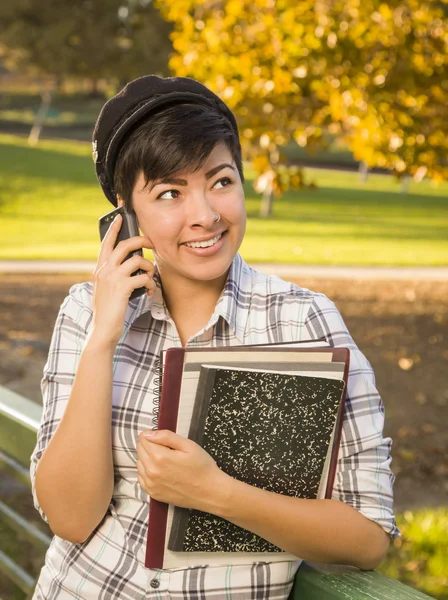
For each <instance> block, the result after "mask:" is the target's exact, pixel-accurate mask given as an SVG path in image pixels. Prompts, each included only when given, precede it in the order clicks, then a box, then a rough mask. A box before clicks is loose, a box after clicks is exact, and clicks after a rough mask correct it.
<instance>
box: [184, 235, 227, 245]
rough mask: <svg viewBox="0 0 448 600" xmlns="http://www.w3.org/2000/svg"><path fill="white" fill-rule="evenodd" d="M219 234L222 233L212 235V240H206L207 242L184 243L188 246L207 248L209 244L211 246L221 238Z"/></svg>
mask: <svg viewBox="0 0 448 600" xmlns="http://www.w3.org/2000/svg"><path fill="white" fill-rule="evenodd" d="M221 236H222V233H220V234H219V235H217V236H216V237H214V238H213V239H212V240H208V242H190V243H189V244H185V245H186V246H189V247H190V248H209V247H210V246H213V244H216V242H217V241H218V240H219V239H220V238H221Z"/></svg>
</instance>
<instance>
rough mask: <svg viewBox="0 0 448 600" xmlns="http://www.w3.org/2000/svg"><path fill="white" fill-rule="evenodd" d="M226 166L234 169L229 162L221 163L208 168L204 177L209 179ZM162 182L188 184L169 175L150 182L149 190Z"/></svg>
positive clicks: (184, 180)
mask: <svg viewBox="0 0 448 600" xmlns="http://www.w3.org/2000/svg"><path fill="white" fill-rule="evenodd" d="M226 167H228V168H229V169H232V171H235V167H232V165H229V163H222V164H221V165H217V166H216V167H213V169H210V171H207V173H206V174H205V178H206V179H210V178H211V177H213V175H216V173H218V172H219V171H221V170H222V169H225V168H226ZM162 184H174V185H188V182H187V181H186V179H177V178H176V177H169V178H168V179H163V180H162V181H155V182H153V183H152V184H151V187H150V188H149V191H150V192H151V191H152V190H153V188H155V186H156V185H162Z"/></svg>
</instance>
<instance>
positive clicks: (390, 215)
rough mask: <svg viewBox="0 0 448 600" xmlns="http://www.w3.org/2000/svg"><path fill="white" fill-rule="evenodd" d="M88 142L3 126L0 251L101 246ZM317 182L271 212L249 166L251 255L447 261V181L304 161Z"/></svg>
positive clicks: (57, 255)
mask: <svg viewBox="0 0 448 600" xmlns="http://www.w3.org/2000/svg"><path fill="white" fill-rule="evenodd" d="M90 152H91V147H90V144H88V143H85V142H73V141H70V142H69V141H46V140H45V141H42V142H40V143H39V145H38V146H37V147H34V148H31V147H29V146H28V145H27V142H26V140H25V139H24V138H20V137H17V136H12V135H0V219H1V223H2V236H1V242H0V259H72V260H75V259H90V260H95V259H96V257H97V255H98V250H99V236H98V218H99V216H100V215H102V214H104V213H105V212H108V211H109V210H110V209H111V208H112V206H111V205H110V204H109V202H108V201H107V200H106V199H105V198H104V196H103V195H102V193H101V190H100V188H99V185H98V183H97V181H96V178H95V174H94V168H93V163H92V159H91V154H90ZM305 172H306V176H307V179H308V181H314V182H315V183H316V184H317V185H318V189H316V190H303V191H295V192H290V193H288V194H285V195H284V197H283V198H282V199H281V200H277V201H276V204H275V208H274V214H273V216H272V217H271V218H269V219H261V218H259V217H258V210H259V204H260V198H259V196H257V195H256V194H255V193H254V191H253V189H252V186H251V184H250V178H251V175H252V173H251V171H250V169H247V171H246V176H247V177H248V180H249V181H248V183H247V184H246V186H245V187H246V199H247V211H248V216H249V219H248V225H247V233H246V237H245V240H244V242H243V245H242V247H241V253H242V255H243V256H244V258H245V259H246V260H247V261H249V262H254V263H255V262H263V261H269V262H283V263H292V264H334V265H385V266H393V265H402V266H412V265H418V266H430V265H446V264H448V183H446V182H445V183H444V184H442V185H440V186H439V187H434V186H433V185H431V184H430V183H429V182H426V181H424V182H422V183H419V184H416V183H411V184H410V186H409V193H408V194H407V195H402V194H401V193H400V184H399V183H398V182H397V181H396V180H395V179H394V178H392V177H388V176H382V175H371V176H370V177H369V180H368V182H367V183H366V184H363V183H361V182H359V180H358V175H357V174H356V173H348V172H335V171H325V170H315V169H305Z"/></svg>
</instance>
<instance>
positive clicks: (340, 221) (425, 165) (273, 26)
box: [0, 0, 448, 599]
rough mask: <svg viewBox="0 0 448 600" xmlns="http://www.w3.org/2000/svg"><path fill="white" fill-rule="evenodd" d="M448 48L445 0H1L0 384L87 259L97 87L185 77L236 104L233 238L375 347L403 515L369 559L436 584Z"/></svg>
mask: <svg viewBox="0 0 448 600" xmlns="http://www.w3.org/2000/svg"><path fill="white" fill-rule="evenodd" d="M447 50H448V2H447V1H446V0H439V1H433V0H427V1H424V0H423V1H422V0H396V1H391V2H382V1H380V0H363V1H362V2H359V0H344V1H339V0H313V1H311V0H301V1H300V2H297V1H295V2H293V1H292V0H283V1H281V2H280V1H279V2H275V0H227V1H226V0H224V1H212V0H202V1H201V0H199V1H192V0H164V1H160V2H151V1H150V0H79V1H78V2H76V3H73V2H69V0H15V2H14V3H1V4H0V222H1V225H2V235H1V236H0V285H1V289H2V294H1V298H0V385H3V386H6V387H8V388H9V389H11V390H14V391H16V392H19V393H21V394H23V395H24V396H26V397H28V398H31V399H32V400H34V401H35V402H38V403H41V402H42V400H41V398H40V389H39V383H40V378H41V374H42V369H43V365H44V363H45V360H46V356H47V353H48V346H49V342H50V338H51V333H52V329H53V326H54V321H55V318H56V315H57V312H58V309H59V306H60V303H61V302H62V300H63V299H64V297H65V296H66V295H67V293H68V290H69V288H70V286H71V285H72V284H73V283H76V282H78V281H86V280H88V279H90V275H91V271H92V264H94V261H95V260H96V257H97V254H98V250H99V236H98V218H99V217H100V216H101V215H102V214H104V213H105V212H108V211H109V210H110V208H111V206H110V204H109V202H108V201H107V200H106V199H105V197H104V196H102V193H101V190H100V188H99V186H98V183H97V181H96V178H95V175H94V168H93V162H92V158H91V152H92V146H91V137H92V129H93V125H94V122H95V120H96V118H97V116H98V113H99V111H100V110H101V107H102V105H103V104H104V102H105V101H106V100H107V99H108V98H109V97H111V96H112V95H114V94H115V93H117V91H119V90H120V89H121V88H122V87H123V86H124V85H125V84H126V83H127V82H128V81H130V80H132V79H134V78H136V77H139V76H141V75H147V74H150V73H154V74H158V75H161V76H171V75H179V76H188V77H192V78H194V79H198V80H199V81H201V82H203V83H204V84H205V85H207V86H208V87H210V88H211V89H212V90H213V91H215V92H216V93H217V94H218V95H219V96H220V97H221V98H222V99H223V100H224V101H225V102H226V103H227V104H228V105H229V106H230V108H231V109H232V110H233V111H234V113H235V115H236V116H237V119H238V125H239V130H240V136H241V141H242V145H243V151H244V158H245V173H246V178H247V181H246V184H245V192H246V202H247V212H248V217H249V219H248V228H247V234H246V238H245V240H244V242H243V246H242V247H241V254H242V255H243V256H244V258H245V260H247V261H248V262H250V263H251V264H253V265H254V266H257V263H258V264H260V263H263V264H266V263H269V265H270V268H271V270H272V272H275V269H276V266H277V267H278V268H279V267H280V266H282V267H284V266H289V268H290V269H291V271H290V272H289V273H290V275H289V276H288V277H287V278H288V279H289V280H293V281H295V282H296V283H298V284H299V285H301V286H303V287H308V288H310V289H313V290H315V291H319V292H322V293H325V294H327V295H328V296H329V297H330V298H331V299H332V300H333V301H334V302H335V303H336V305H337V306H338V308H339V310H340V311H341V314H342V315H343V317H344V320H345V322H346V324H347V326H348V328H349V330H350V332H351V334H352V336H353V338H354V339H355V341H356V342H357V344H358V346H359V347H360V349H361V350H362V351H363V352H364V353H365V355H366V356H367V358H368V360H369V361H370V362H371V364H372V366H373V368H374V371H375V375H376V380H377V386H378V389H379V391H380V393H381V395H382V397H383V400H384V403H385V410H386V430H385V433H386V435H390V436H391V437H392V438H393V440H394V446H393V463H392V467H393V471H394V473H395V474H396V483H395V495H396V507H397V518H398V522H399V526H400V528H401V531H402V534H403V536H402V538H400V539H399V540H396V542H395V543H394V544H393V546H392V547H391V549H390V552H389V556H388V559H387V561H386V562H385V563H384V564H383V565H382V567H380V569H379V570H381V571H382V572H384V573H387V574H389V575H390V576H392V577H395V578H397V579H400V580H401V581H403V582H405V583H407V584H409V585H412V586H414V587H417V588H419V589H421V590H422V591H425V592H426V593H428V594H431V595H433V596H434V597H436V598H440V599H442V598H444V599H447V598H448V592H447V589H448V559H447V557H448V509H447V502H446V498H447V492H448V478H447V475H448V445H447V440H448V434H447V432H446V418H447V410H446V407H447V403H448V382H447V379H446V370H447V367H448V344H447V324H448V302H447V298H448V276H447V274H446V273H447V271H446V270H444V269H443V267H447V266H448V264H447V263H448V183H447V177H448V154H447V149H448V126H447V123H448V53H447ZM22 261H34V265H35V266H34V267H33V268H30V269H29V271H27V270H26V268H24V267H23V262H22ZM36 261H44V262H36ZM52 261H68V262H67V263H65V264H66V267H64V266H60V265H59V267H58V268H57V269H53V271H57V273H56V272H53V273H51V265H52V264H54V263H52ZM74 261H86V262H84V263H76V264H74ZM92 261H93V262H92ZM2 265H3V266H2ZM11 265H12V266H11ZM14 265H16V268H15V267H14ZM20 265H22V266H20ZM36 265H37V266H36ZM76 265H77V266H76ZM302 267H307V268H308V270H307V271H305V270H302V271H300V268H302ZM323 267H328V270H324V271H323V270H322V268H323ZM340 267H346V270H345V271H343V270H342V271H340V270H337V269H339V268H340ZM353 267H359V269H357V270H356V271H353ZM385 267H388V268H390V270H389V271H385V270H384V268H385ZM294 269H296V270H294ZM0 491H1V493H2V494H6V496H7V495H8V494H9V493H12V492H11V490H10V489H9V488H8V486H6V485H3V486H2V487H1V490H0ZM6 496H5V497H6ZM33 510H34V509H33V508H32V506H31V507H30V511H29V516H30V519H34V520H35V521H36V518H37V519H39V517H38V514H37V512H36V511H34V513H35V514H34V513H33ZM36 523H37V521H36ZM1 527H3V526H1ZM7 533H8V532H7V529H4V530H3V529H0V535H1V539H2V544H8V543H9V542H8V541H4V540H7ZM3 534H5V535H3ZM0 592H1V589H0ZM7 592H8V594H9V596H7V597H10V598H13V597H14V598H22V597H23V596H21V595H20V592H19V591H17V590H13V589H9V588H8V590H7Z"/></svg>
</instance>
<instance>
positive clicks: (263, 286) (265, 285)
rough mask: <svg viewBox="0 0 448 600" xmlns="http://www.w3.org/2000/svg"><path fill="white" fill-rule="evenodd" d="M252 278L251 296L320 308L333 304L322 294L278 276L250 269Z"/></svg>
mask: <svg viewBox="0 0 448 600" xmlns="http://www.w3.org/2000/svg"><path fill="white" fill-rule="evenodd" d="M250 271H251V276H252V294H253V295H259V296H266V297H272V298H277V299H280V298H281V297H283V299H285V300H289V301H297V302H299V303H306V304H310V305H311V304H313V303H315V304H316V305H319V306H322V305H325V304H333V302H332V301H331V300H330V298H328V296H326V295H325V294H324V293H322V292H318V291H315V290H311V289H309V288H307V287H304V286H302V285H300V283H299V282H292V281H288V280H286V279H282V278H281V277H279V276H278V275H268V274H266V273H264V272H262V271H259V270H258V269H254V268H251V269H250Z"/></svg>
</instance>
